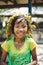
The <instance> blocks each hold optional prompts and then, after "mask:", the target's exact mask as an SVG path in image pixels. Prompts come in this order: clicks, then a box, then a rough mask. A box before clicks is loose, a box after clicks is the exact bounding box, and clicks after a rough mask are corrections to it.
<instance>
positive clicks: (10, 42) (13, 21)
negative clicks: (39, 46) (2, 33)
mask: <svg viewBox="0 0 43 65" xmlns="http://www.w3.org/2000/svg"><path fill="white" fill-rule="evenodd" d="M28 17H29V16H28ZM29 29H30V25H29V20H27V19H26V17H25V16H23V15H18V16H12V17H10V19H9V21H8V24H7V30H6V33H7V40H5V42H4V43H3V44H2V45H1V47H2V49H3V50H2V57H1V65H7V64H6V63H5V60H6V57H7V56H8V65H36V64H37V54H36V42H35V41H34V40H33V39H32V38H31V37H29V36H28V35H27V32H28V30H29ZM11 34H12V35H11ZM31 56H32V62H31Z"/></svg>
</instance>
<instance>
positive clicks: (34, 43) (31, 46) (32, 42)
mask: <svg viewBox="0 0 43 65" xmlns="http://www.w3.org/2000/svg"><path fill="white" fill-rule="evenodd" d="M36 47H37V44H36V42H35V41H34V39H31V42H30V50H31V51H32V50H33V49H34V48H36Z"/></svg>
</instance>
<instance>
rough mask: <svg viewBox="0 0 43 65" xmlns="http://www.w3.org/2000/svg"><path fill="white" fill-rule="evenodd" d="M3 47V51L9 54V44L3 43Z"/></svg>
mask: <svg viewBox="0 0 43 65" xmlns="http://www.w3.org/2000/svg"><path fill="white" fill-rule="evenodd" d="M1 47H2V49H3V50H5V51H6V52H8V44H7V43H6V41H5V42H4V43H2V45H1Z"/></svg>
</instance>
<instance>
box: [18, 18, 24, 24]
mask: <svg viewBox="0 0 43 65" xmlns="http://www.w3.org/2000/svg"><path fill="white" fill-rule="evenodd" d="M23 19H24V18H22V19H21V20H20V21H18V22H17V24H19V23H20V22H22V20H23ZM24 20H25V19H24Z"/></svg>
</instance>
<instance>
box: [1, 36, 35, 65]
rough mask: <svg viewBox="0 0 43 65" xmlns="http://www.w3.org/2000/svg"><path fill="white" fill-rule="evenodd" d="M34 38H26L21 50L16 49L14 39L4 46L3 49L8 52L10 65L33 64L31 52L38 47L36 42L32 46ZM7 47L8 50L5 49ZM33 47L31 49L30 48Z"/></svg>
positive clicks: (7, 41)
mask: <svg viewBox="0 0 43 65" xmlns="http://www.w3.org/2000/svg"><path fill="white" fill-rule="evenodd" d="M31 40H32V38H28V37H27V36H25V37H24V45H23V46H22V47H21V48H16V47H15V45H14V37H12V38H10V39H9V40H6V41H5V42H4V43H3V44H2V48H3V49H4V50H5V49H6V51H7V52H8V62H9V63H8V65H26V64H29V63H30V62H31V50H32V49H34V47H36V45H35V42H34V43H33V48H32V49H31V47H32V44H30V41H31ZM5 46H6V48H5ZM30 46H31V47H30Z"/></svg>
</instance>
